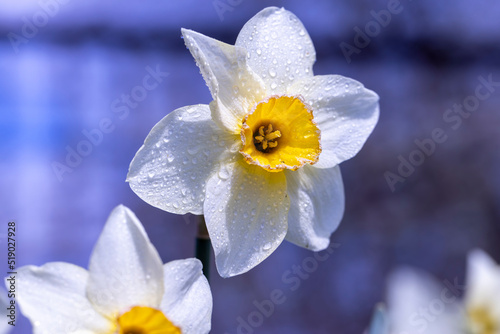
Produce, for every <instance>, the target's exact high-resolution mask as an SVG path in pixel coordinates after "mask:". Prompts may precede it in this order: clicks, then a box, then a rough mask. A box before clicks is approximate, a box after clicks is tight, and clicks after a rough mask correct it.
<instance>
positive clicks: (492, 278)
mask: <svg viewBox="0 0 500 334" xmlns="http://www.w3.org/2000/svg"><path fill="white" fill-rule="evenodd" d="M465 298H466V304H467V307H468V308H476V307H477V308H482V307H486V308H487V309H488V310H490V311H491V312H493V313H494V315H495V316H496V317H497V319H499V323H500V266H499V265H497V264H496V263H495V261H494V260H493V259H492V258H491V257H490V256H489V255H488V254H486V253H485V252H483V251H481V250H479V249H476V250H474V251H472V252H470V254H469V256H468V259H467V290H466V295H465Z"/></svg>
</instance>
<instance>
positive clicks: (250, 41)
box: [236, 7, 316, 95]
mask: <svg viewBox="0 0 500 334" xmlns="http://www.w3.org/2000/svg"><path fill="white" fill-rule="evenodd" d="M236 46H241V47H243V48H245V49H246V50H247V51H248V60H247V63H248V65H249V66H250V68H251V69H252V70H253V71H254V72H255V73H257V74H258V75H259V76H260V77H261V78H262V80H263V81H264V83H265V85H266V88H267V90H268V93H269V94H270V95H273V94H278V95H279V94H285V93H286V89H287V87H288V86H289V85H291V84H292V83H293V82H295V81H296V80H297V79H300V78H304V77H311V76H312V75H313V71H312V66H313V64H314V62H315V61H316V52H315V50H314V46H313V43H312V41H311V38H310V37H309V34H308V33H307V31H306V29H305V28H304V25H303V24H302V22H300V20H299V19H298V18H297V16H295V15H294V14H293V13H291V12H289V11H287V10H285V9H283V8H277V7H268V8H265V9H263V10H262V11H260V12H259V13H257V14H256V15H255V16H254V17H252V18H251V19H250V20H249V21H248V22H247V23H246V24H245V25H244V26H243V28H242V29H241V31H240V33H239V35H238V38H237V39H236Z"/></svg>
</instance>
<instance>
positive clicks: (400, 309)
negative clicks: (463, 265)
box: [387, 250, 500, 334]
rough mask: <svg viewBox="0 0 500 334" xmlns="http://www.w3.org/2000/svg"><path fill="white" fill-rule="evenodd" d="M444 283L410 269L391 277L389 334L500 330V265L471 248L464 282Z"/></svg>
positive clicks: (467, 333) (474, 333)
mask: <svg viewBox="0 0 500 334" xmlns="http://www.w3.org/2000/svg"><path fill="white" fill-rule="evenodd" d="M447 282H448V284H439V283H438V282H437V281H436V280H435V279H433V278H432V277H430V276H429V275H427V274H425V273H422V272H419V271H417V270H413V269H400V270H398V271H396V272H395V273H394V274H393V275H391V278H390V279H389V283H388V297H387V298H388V300H387V301H388V306H389V323H390V328H391V330H390V334H414V333H423V334H500V266H498V265H497V264H496V263H495V262H494V261H493V260H492V259H491V258H490V257H489V256H488V255H487V254H486V253H484V252H483V251H480V250H475V251H473V252H471V253H470V254H469V257H468V261H467V279H466V286H463V285H461V284H459V283H458V281H457V279H455V280H453V282H451V281H447ZM464 288H465V296H464V298H463V299H460V298H459V294H460V292H461V291H462V290H463V289H464Z"/></svg>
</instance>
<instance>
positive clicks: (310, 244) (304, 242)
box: [286, 165, 344, 251]
mask: <svg viewBox="0 0 500 334" xmlns="http://www.w3.org/2000/svg"><path fill="white" fill-rule="evenodd" d="M286 181H287V193H288V196H289V197H290V211H289V212H288V232H287V235H286V240H288V241H290V242H293V243H294V244H296V245H298V246H301V247H305V248H309V249H311V250H313V251H320V250H323V249H325V248H327V247H328V245H329V244H330V235H331V234H332V233H333V231H335V230H336V229H337V227H338V226H339V224H340V220H341V219H342V216H343V214H344V186H343V183H342V175H341V174H340V168H339V166H335V167H333V168H328V169H319V168H314V167H313V166H310V165H305V166H304V167H302V168H299V169H298V170H297V171H286Z"/></svg>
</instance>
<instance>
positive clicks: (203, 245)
mask: <svg viewBox="0 0 500 334" xmlns="http://www.w3.org/2000/svg"><path fill="white" fill-rule="evenodd" d="M200 217H201V218H200V222H199V224H198V234H197V236H196V258H197V259H198V260H200V261H201V263H202V264H203V274H204V275H205V277H206V278H207V280H209V279H210V251H211V250H210V248H211V245H210V237H209V236H208V230H207V225H206V224H205V217H204V216H200Z"/></svg>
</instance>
